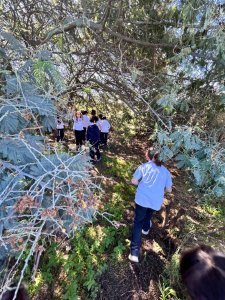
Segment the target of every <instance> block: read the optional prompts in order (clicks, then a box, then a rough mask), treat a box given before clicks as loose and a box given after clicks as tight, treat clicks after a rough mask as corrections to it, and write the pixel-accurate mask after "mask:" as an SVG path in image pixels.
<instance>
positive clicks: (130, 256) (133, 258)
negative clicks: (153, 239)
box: [128, 254, 139, 263]
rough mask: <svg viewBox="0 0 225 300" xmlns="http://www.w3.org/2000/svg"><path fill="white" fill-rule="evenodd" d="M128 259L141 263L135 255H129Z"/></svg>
mask: <svg viewBox="0 0 225 300" xmlns="http://www.w3.org/2000/svg"><path fill="white" fill-rule="evenodd" d="M128 258H129V260H130V261H132V262H136V263H138V262H139V260H138V257H137V256H135V255H131V254H129V256H128Z"/></svg>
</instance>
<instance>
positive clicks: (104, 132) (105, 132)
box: [100, 117, 111, 146]
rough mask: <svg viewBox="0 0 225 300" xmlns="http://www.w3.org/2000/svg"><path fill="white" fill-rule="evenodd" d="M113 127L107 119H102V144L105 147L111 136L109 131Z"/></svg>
mask: <svg viewBox="0 0 225 300" xmlns="http://www.w3.org/2000/svg"><path fill="white" fill-rule="evenodd" d="M110 127H111V125H110V123H109V121H108V120H107V119H106V117H102V121H101V137H100V138H101V143H102V144H103V145H104V146H107V141H108V134H109V129H110Z"/></svg>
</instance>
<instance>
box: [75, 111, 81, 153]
mask: <svg viewBox="0 0 225 300" xmlns="http://www.w3.org/2000/svg"><path fill="white" fill-rule="evenodd" d="M73 121H74V123H73V131H74V135H75V140H76V147H77V150H79V149H80V148H81V146H82V144H83V117H82V114H81V112H80V111H77V112H75V116H74V118H73Z"/></svg>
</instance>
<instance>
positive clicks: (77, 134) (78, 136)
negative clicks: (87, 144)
mask: <svg viewBox="0 0 225 300" xmlns="http://www.w3.org/2000/svg"><path fill="white" fill-rule="evenodd" d="M74 134H75V140H76V145H77V146H82V144H83V130H74Z"/></svg>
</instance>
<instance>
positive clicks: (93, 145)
mask: <svg viewBox="0 0 225 300" xmlns="http://www.w3.org/2000/svg"><path fill="white" fill-rule="evenodd" d="M90 144H91V147H90V157H91V159H94V158H95V155H96V157H97V159H100V158H101V153H100V151H99V142H97V143H92V142H91V141H90Z"/></svg>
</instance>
